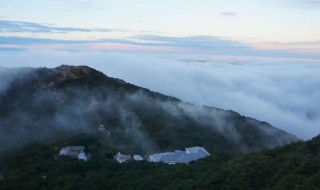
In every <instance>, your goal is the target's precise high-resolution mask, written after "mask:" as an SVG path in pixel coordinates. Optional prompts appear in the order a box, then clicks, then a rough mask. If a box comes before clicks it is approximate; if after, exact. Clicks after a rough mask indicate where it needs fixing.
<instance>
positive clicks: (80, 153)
mask: <svg viewBox="0 0 320 190" xmlns="http://www.w3.org/2000/svg"><path fill="white" fill-rule="evenodd" d="M59 156H70V157H74V158H77V159H79V160H84V161H87V160H88V157H87V154H86V153H85V152H84V146H66V147H62V148H61V149H60V152H59Z"/></svg>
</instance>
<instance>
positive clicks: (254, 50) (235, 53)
mask: <svg viewBox="0 0 320 190" xmlns="http://www.w3.org/2000/svg"><path fill="white" fill-rule="evenodd" d="M318 18H320V1H319V0H268V1H262V0H241V1H239V0H224V1H220V0H170V1H169V0H126V1H124V0H68V1H65V0H1V1H0V58H1V59H0V67H21V66H32V67H40V66H45V67H55V66H58V65H61V64H72V65H89V66H92V67H94V68H96V69H99V70H101V71H103V72H104V73H106V74H107V75H109V76H113V77H117V78H122V79H125V80H126V81H128V82H131V83H134V84H137V85H140V86H143V87H147V88H150V89H152V90H154V91H157V92H161V93H165V94H168V95H172V96H176V97H178V98H180V99H182V100H185V101H189V102H192V103H196V104H201V105H209V106H214V107H220V108H224V109H232V110H234V111H237V112H239V113H241V114H243V115H246V116H250V117H254V118H257V119H260V120H264V121H267V122H269V123H271V124H273V125H274V126H276V127H278V128H281V129H284V130H286V131H288V132H290V133H293V134H295V135H297V136H298V137H300V138H303V139H309V138H311V137H314V136H316V135H318V134H319V133H320V109H319V107H320V90H318V89H317V86H319V84H320V77H318V73H319V71H320V66H319V64H320V19H318Z"/></svg>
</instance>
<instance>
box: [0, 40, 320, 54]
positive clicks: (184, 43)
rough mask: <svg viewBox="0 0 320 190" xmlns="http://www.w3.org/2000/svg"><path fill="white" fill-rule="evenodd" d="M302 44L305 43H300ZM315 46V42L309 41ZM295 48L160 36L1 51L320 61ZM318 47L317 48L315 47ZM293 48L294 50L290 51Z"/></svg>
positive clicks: (30, 44)
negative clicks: (55, 51)
mask: <svg viewBox="0 0 320 190" xmlns="http://www.w3.org/2000/svg"><path fill="white" fill-rule="evenodd" d="M299 43H300V44H302V43H303V42H299ZM308 43H311V42H308ZM292 46H293V45H292V44H291V45H290V44H289V45H286V46H284V45H281V44H279V45H276V44H270V43H265V44H259V45H257V47H254V46H253V45H249V44H246V43H243V42H240V41H236V40H232V39H224V38H219V37H213V36H190V37H173V36H159V35H136V36H130V37H127V38H123V39H120V38H109V39H97V40H68V39H50V38H34V37H16V36H10V37H8V36H0V51H1V48H2V49H4V48H12V49H13V48H15V47H16V48H18V49H48V50H50V49H51V50H58V49H60V50H69V51H88V50H98V51H112V50H114V51H115V50H116V51H132V52H136V51H140V52H143V51H147V52H152V51H153V52H159V51H161V52H171V53H177V52H180V53H194V54H199V53H200V54H208V55H210V54H211V55H212V54H214V55H228V56H230V55H233V56H257V57H281V58H309V59H319V58H320V56H319V54H317V52H318V51H320V50H317V49H312V48H311V49H310V47H309V46H307V47H304V46H303V45H300V46H299V44H298V45H297V44H296V45H295V46H296V47H295V48H291V47H292ZM312 46H317V45H312ZM288 49H290V51H289V50H288Z"/></svg>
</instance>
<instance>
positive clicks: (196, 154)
mask: <svg viewBox="0 0 320 190" xmlns="http://www.w3.org/2000/svg"><path fill="white" fill-rule="evenodd" d="M209 155H210V154H209V153H208V152H207V151H206V150H205V149H204V148H203V147H198V146H196V147H189V148H186V149H185V151H182V150H176V151H174V152H163V153H156V154H151V155H149V156H147V158H146V160H147V161H149V162H163V163H167V164H176V163H185V164H187V163H189V162H191V161H196V160H198V159H201V158H204V157H206V156H209ZM114 159H115V160H116V161H117V162H118V163H123V162H126V161H128V160H131V159H133V160H137V161H140V160H143V158H142V157H141V156H140V155H134V156H133V157H132V156H131V155H124V154H121V153H120V152H118V153H117V154H116V155H115V156H114Z"/></svg>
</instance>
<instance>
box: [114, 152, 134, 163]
mask: <svg viewBox="0 0 320 190" xmlns="http://www.w3.org/2000/svg"><path fill="white" fill-rule="evenodd" d="M114 159H115V161H117V162H118V163H120V164H121V163H123V162H126V161H128V160H131V155H125V154H121V153H120V152H118V153H117V154H116V155H115V156H114Z"/></svg>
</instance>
